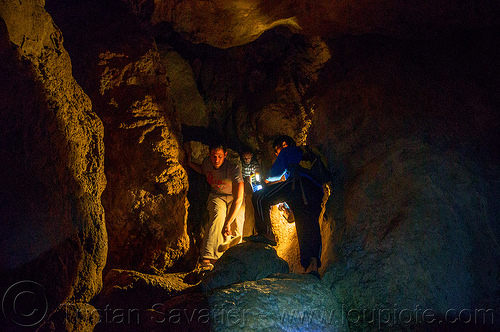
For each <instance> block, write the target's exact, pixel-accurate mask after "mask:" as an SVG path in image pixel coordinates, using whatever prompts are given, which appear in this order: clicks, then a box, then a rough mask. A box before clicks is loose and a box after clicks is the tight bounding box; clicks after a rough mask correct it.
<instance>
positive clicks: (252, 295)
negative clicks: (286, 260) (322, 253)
mask: <svg viewBox="0 0 500 332" xmlns="http://www.w3.org/2000/svg"><path fill="white" fill-rule="evenodd" d="M207 296H208V303H209V305H210V308H212V311H211V314H212V317H211V323H212V330H213V331H235V330H239V331H291V330H294V331H297V330H298V331H348V326H347V320H346V319H344V318H343V315H345V313H344V312H343V309H342V306H341V305H340V302H338V301H337V300H336V299H335V297H334V296H333V293H332V292H331V291H330V290H329V288H328V285H327V284H323V283H322V282H321V281H319V280H318V279H317V278H316V277H314V276H312V275H309V274H306V275H299V274H293V273H290V274H276V275H272V276H270V277H268V278H264V279H260V280H257V281H246V282H243V283H239V284H235V285H232V286H230V287H225V288H218V289H215V290H213V291H212V292H210V293H208V294H207Z"/></svg>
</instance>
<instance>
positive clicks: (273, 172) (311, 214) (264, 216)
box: [246, 135, 323, 277]
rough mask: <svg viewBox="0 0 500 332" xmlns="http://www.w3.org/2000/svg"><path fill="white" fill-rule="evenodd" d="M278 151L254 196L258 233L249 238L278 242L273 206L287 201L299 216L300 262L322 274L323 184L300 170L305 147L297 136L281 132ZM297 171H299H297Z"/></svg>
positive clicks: (297, 217)
mask: <svg viewBox="0 0 500 332" xmlns="http://www.w3.org/2000/svg"><path fill="white" fill-rule="evenodd" d="M273 146H274V150H275V153H276V155H277V158H276V160H275V161H274V163H273V165H272V167H271V169H270V170H269V172H268V174H267V177H266V179H265V183H266V184H268V185H267V186H266V187H264V188H263V189H261V190H259V191H256V192H255V193H254V194H253V197H252V204H253V206H254V210H255V228H256V231H257V235H254V236H250V237H247V238H246V240H250V241H256V242H265V243H268V244H271V245H276V241H275V238H274V235H273V233H272V230H271V215H270V208H271V206H273V205H275V204H278V203H282V202H286V203H287V204H288V206H290V208H291V209H292V211H293V214H294V216H295V227H296V229H297V237H298V240H299V250H300V263H301V265H302V266H303V267H304V268H305V270H306V273H311V274H314V275H316V276H318V277H319V274H318V268H319V267H320V266H321V261H320V250H321V234H320V227H319V216H320V213H321V203H322V200H323V188H322V185H321V184H318V183H316V182H315V181H314V180H313V179H312V178H311V177H309V176H307V175H306V174H301V173H300V172H298V171H296V170H295V168H294V165H298V164H299V162H300V160H301V158H302V154H303V151H302V149H301V148H299V147H297V146H296V143H295V141H294V140H293V138H291V137H290V136H287V135H281V136H279V137H278V138H276V139H275V140H274V143H273ZM294 172H295V173H294Z"/></svg>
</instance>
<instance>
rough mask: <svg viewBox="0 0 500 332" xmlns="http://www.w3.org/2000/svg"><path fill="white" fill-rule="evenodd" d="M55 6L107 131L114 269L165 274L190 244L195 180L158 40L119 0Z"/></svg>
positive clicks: (106, 195) (108, 208) (107, 199)
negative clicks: (186, 164) (190, 193)
mask: <svg viewBox="0 0 500 332" xmlns="http://www.w3.org/2000/svg"><path fill="white" fill-rule="evenodd" d="M49 10H50V11H51V12H52V14H53V15H54V17H55V20H56V21H57V22H59V23H60V25H61V29H62V31H63V33H64V34H65V36H67V39H70V40H72V41H73V42H68V43H67V47H68V50H69V52H70V54H71V56H72V57H73V59H74V62H75V69H74V71H75V76H76V77H77V78H78V79H79V80H80V81H81V82H82V85H83V86H84V89H85V90H86V91H87V92H88V94H89V96H90V98H91V99H92V102H93V104H94V110H95V112H96V113H97V114H98V115H99V117H100V118H101V119H102V120H103V124H104V129H105V132H106V135H105V137H104V144H105V146H106V169H105V172H106V177H107V180H108V185H107V187H106V191H105V192H104V194H103V206H104V208H105V209H106V227H107V230H108V235H109V253H108V265H107V268H109V269H111V268H125V269H134V270H137V271H142V272H148V273H155V272H156V273H160V272H164V271H167V270H169V269H172V268H174V267H175V266H176V264H177V265H182V259H183V257H184V256H185V255H186V253H187V252H188V250H189V244H190V241H189V238H188V236H187V233H186V218H187V207H188V201H187V199H186V192H187V188H188V182H187V174H186V171H185V170H184V168H183V167H182V166H181V165H180V163H179V161H180V160H182V158H183V152H182V149H181V146H180V123H179V119H178V116H177V113H176V112H175V109H174V107H173V102H172V99H171V94H170V90H169V83H168V80H167V74H168V73H167V72H166V70H165V67H164V66H163V65H162V62H161V59H160V54H159V52H158V49H157V47H156V43H155V41H154V40H153V39H152V38H151V37H150V36H149V35H148V33H147V32H146V31H144V30H143V29H141V27H140V25H139V24H138V22H137V21H136V19H135V18H134V17H133V16H132V15H130V14H129V13H127V12H126V11H125V9H124V8H123V6H121V5H120V3H117V2H112V3H110V4H95V3H93V2H89V3H85V2H83V3H79V4H61V3H58V4H57V5H55V4H54V5H53V6H50V9H49ZM70 13H71V15H70ZM87 35H91V36H92V38H91V39H87V38H86V37H85V36H87Z"/></svg>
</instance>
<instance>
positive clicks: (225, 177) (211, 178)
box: [201, 157, 243, 195]
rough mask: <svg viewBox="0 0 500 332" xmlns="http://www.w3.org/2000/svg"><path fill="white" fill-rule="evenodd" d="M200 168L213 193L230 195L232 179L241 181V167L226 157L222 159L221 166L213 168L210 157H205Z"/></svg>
mask: <svg viewBox="0 0 500 332" xmlns="http://www.w3.org/2000/svg"><path fill="white" fill-rule="evenodd" d="M201 170H202V172H203V174H204V175H205V177H206V178H207V182H208V184H210V187H212V193H214V194H218V195H231V194H232V193H233V181H236V182H243V177H242V176H241V169H240V168H239V167H238V165H235V164H233V163H232V162H230V161H229V160H227V159H226V160H224V163H223V164H222V165H221V167H219V168H218V169H215V168H214V166H213V165H212V162H211V161H210V157H206V158H205V159H203V163H202V164H201Z"/></svg>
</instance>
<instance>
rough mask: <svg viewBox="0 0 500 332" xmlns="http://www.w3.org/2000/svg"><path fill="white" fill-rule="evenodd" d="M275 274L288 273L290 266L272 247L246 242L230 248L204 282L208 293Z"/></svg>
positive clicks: (203, 285) (203, 284) (204, 287)
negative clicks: (215, 289)
mask: <svg viewBox="0 0 500 332" xmlns="http://www.w3.org/2000/svg"><path fill="white" fill-rule="evenodd" d="M273 273H288V264H287V263H286V262H285V261H284V260H283V259H281V258H280V257H278V255H277V254H276V250H275V249H274V248H273V247H271V246H270V245H267V244H264V243H257V242H244V243H241V244H239V245H237V246H234V247H232V248H229V249H228V250H227V251H226V252H225V253H224V254H223V255H222V256H221V258H220V259H218V260H217V262H215V264H214V268H213V270H212V271H210V273H208V274H207V275H206V276H205V278H204V279H203V281H202V289H203V290H204V291H205V292H207V291H209V290H212V289H214V288H218V287H223V286H228V285H231V284H235V283H239V282H244V281H248V280H259V279H262V278H266V277H267V276H269V275H271V274H273Z"/></svg>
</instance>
